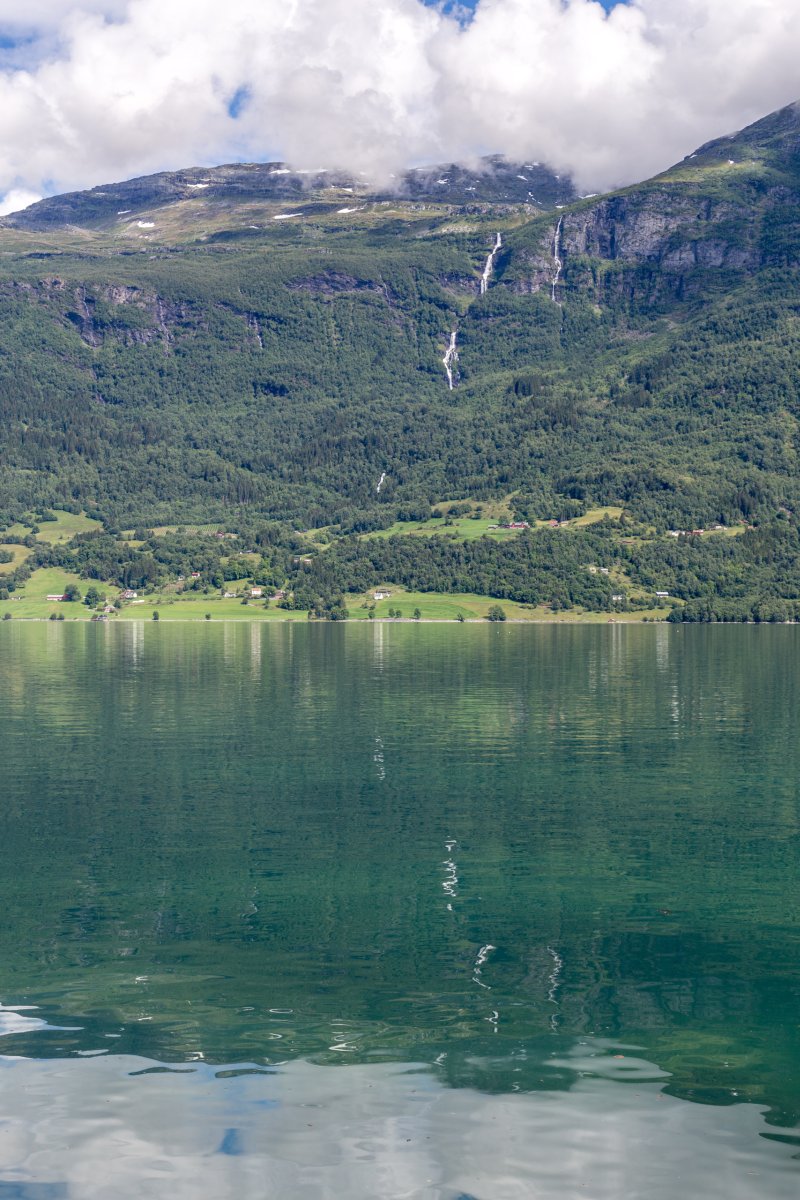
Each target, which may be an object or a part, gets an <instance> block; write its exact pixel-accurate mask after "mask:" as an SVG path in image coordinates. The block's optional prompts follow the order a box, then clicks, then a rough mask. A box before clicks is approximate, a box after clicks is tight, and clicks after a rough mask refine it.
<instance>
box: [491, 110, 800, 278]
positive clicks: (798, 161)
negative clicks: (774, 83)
mask: <svg viewBox="0 0 800 1200" xmlns="http://www.w3.org/2000/svg"><path fill="white" fill-rule="evenodd" d="M554 239H555V226H554V224H553V222H552V218H551V219H550V220H548V221H546V222H545V221H543V220H538V221H536V222H535V223H534V224H533V225H532V227H531V230H530V232H529V233H528V235H527V236H521V237H518V238H517V239H516V244H515V240H514V239H513V238H509V239H508V240H509V244H510V247H511V253H510V255H508V256H507V257H506V260H505V263H504V264H503V266H504V268H505V271H504V280H503V281H504V282H505V283H506V284H507V285H508V286H510V287H512V288H513V290H514V291H516V292H519V293H531V292H538V291H542V290H544V289H546V288H550V287H551V286H552V279H553V273H554V266H555V262H554V254H555V249H554ZM559 257H560V258H561V260H562V271H561V275H560V280H559V287H562V288H563V289H564V292H565V294H568V293H569V291H570V290H571V289H572V290H573V291H574V290H582V291H588V292H589V293H590V294H591V296H592V298H593V299H594V300H595V301H596V302H602V301H603V300H604V299H605V298H607V297H608V294H609V291H614V292H620V291H621V290H624V291H626V292H627V293H628V294H630V295H631V296H633V297H635V296H636V295H637V294H638V295H639V296H641V293H642V291H643V290H646V291H647V293H648V294H650V295H654V294H659V295H662V296H663V295H666V294H670V293H673V294H676V295H679V296H683V295H687V294H689V293H691V290H692V287H693V279H694V277H695V276H697V277H699V276H700V275H701V274H703V273H707V272H720V273H728V274H730V273H732V274H737V275H742V274H744V275H747V274H752V273H754V272H756V271H758V270H761V269H764V268H787V267H788V268H797V267H798V266H800V109H798V106H797V105H790V106H788V107H787V108H786V109H783V110H781V111H780V112H779V113H774V114H772V115H771V116H770V117H767V118H765V119H764V120H763V121H760V122H757V123H756V124H755V125H753V126H751V127H749V128H748V129H746V130H743V131H742V132H741V133H739V134H736V135H734V136H733V137H729V138H721V139H718V140H717V141H715V142H711V143H709V144H708V145H707V146H704V147H701V148H700V149H699V150H698V151H697V152H696V153H695V154H692V155H690V156H689V157H688V158H687V159H685V160H684V162H683V163H681V164H679V165H678V166H676V167H674V168H673V169H672V170H671V171H668V172H666V173H665V174H664V175H662V176H659V177H658V178H657V179H655V180H652V181H650V182H648V183H644V184H642V185H641V186H639V187H634V188H629V189H626V190H625V191H622V192H618V193H616V194H612V195H609V196H603V197H600V198H598V199H597V200H594V201H593V202H592V203H590V204H587V203H578V204H574V205H571V206H570V207H569V208H567V209H565V210H564V211H563V213H562V214H561V228H560V233H559ZM656 274H657V275H658V281H657V284H656V285H655V288H654V276H655V275H656Z"/></svg>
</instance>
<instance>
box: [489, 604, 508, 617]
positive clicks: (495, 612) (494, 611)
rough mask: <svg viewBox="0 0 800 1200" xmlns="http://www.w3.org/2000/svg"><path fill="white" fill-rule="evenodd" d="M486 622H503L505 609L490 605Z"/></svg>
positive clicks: (497, 605)
mask: <svg viewBox="0 0 800 1200" xmlns="http://www.w3.org/2000/svg"><path fill="white" fill-rule="evenodd" d="M486 619H487V621H505V619H506V613H505V609H504V608H503V607H502V605H500V604H492V605H490V606H489V611H488V613H487V614H486Z"/></svg>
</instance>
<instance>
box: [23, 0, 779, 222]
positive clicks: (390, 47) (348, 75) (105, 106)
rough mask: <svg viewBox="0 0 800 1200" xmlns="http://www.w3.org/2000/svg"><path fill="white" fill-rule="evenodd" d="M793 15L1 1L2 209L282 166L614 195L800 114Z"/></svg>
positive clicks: (233, 1)
mask: <svg viewBox="0 0 800 1200" xmlns="http://www.w3.org/2000/svg"><path fill="white" fill-rule="evenodd" d="M797 5H798V0H626V2H625V3H617V4H613V3H612V2H611V0H604V3H603V4H601V3H599V0H468V2H463V0H447V2H446V3H438V2H436V0H429V2H428V3H423V0H224V3H220V0H0V211H12V210H13V209H14V208H20V207H23V206H24V204H25V203H29V202H31V201H32V200H33V199H35V198H37V197H39V196H42V195H49V194H54V193H56V192H61V191H68V190H73V189H77V188H86V187H92V186H96V185H99V184H102V183H107V182H112V181H114V180H120V179H127V178H131V177H133V176H136V175H143V174H148V173H150V172H153V171H158V170H177V169H179V168H181V167H188V166H209V165H213V164H216V163H222V162H235V161H268V160H273V159H282V160H286V161H288V162H291V163H292V164H293V165H294V166H296V167H298V168H301V169H303V168H305V169H315V168H318V167H342V168H346V169H350V170H352V171H361V172H363V173H364V174H365V175H367V176H369V177H372V178H374V179H376V180H382V181H385V180H386V179H387V178H388V177H389V175H390V174H391V172H393V171H396V170H397V169H398V168H402V167H404V166H409V165H416V164H420V163H426V162H429V163H434V162H449V161H459V162H465V163H470V162H474V161H475V160H476V158H477V157H478V156H480V155H482V154H489V153H501V154H506V155H507V156H509V157H510V158H513V159H518V160H523V161H530V160H531V159H537V160H539V161H542V162H547V163H549V164H550V165H551V166H553V167H554V169H556V170H558V171H560V172H562V173H566V172H569V173H571V174H572V175H573V176H574V177H575V180H576V183H577V185H578V187H579V188H580V189H581V190H583V191H601V190H605V189H607V188H610V187H613V186H616V185H621V184H626V183H630V182H633V181H635V180H638V179H642V178H646V177H648V176H649V175H652V174H654V173H655V172H656V171H659V170H661V169H663V168H665V167H667V166H669V165H670V164H671V163H673V162H675V161H678V160H679V159H681V158H683V157H684V156H685V155H686V154H689V153H691V152H692V151H693V150H694V149H695V148H696V147H697V146H698V145H700V144H702V143H703V142H705V141H708V140H709V139H711V138H713V137H717V136H721V135H723V134H726V133H730V132H733V131H735V130H736V129H739V128H741V127H742V126H744V125H746V124H749V123H750V122H752V121H754V120H757V119H758V118H759V117H761V116H763V115H765V114H766V113H768V112H771V111H773V110H774V109H776V108H779V107H781V106H783V105H785V104H788V103H790V102H793V101H795V100H797V99H800V20H799V19H798V16H797ZM607 9H608V11H607Z"/></svg>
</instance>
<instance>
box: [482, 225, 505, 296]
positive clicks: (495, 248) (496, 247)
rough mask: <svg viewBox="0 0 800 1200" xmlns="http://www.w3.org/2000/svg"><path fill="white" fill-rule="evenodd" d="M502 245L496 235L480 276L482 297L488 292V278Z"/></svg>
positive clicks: (499, 237)
mask: <svg viewBox="0 0 800 1200" xmlns="http://www.w3.org/2000/svg"><path fill="white" fill-rule="evenodd" d="M502 245H503V239H502V237H501V236H500V234H499V233H498V234H497V237H496V239H495V243H494V246H493V247H492V251H491V253H490V255H489V257H488V258H487V260H486V266H485V267H484V268H483V274H482V275H481V295H482V296H485V295H486V293H487V292H488V290H489V278H490V276H491V274H492V271H493V270H494V260H495V258H496V257H497V254H498V251H499V250H500V249H501V248H502Z"/></svg>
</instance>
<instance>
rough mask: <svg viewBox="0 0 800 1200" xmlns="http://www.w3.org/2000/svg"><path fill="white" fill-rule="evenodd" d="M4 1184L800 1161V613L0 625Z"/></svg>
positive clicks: (94, 1191) (704, 1186) (581, 1191)
mask: <svg viewBox="0 0 800 1200" xmlns="http://www.w3.org/2000/svg"><path fill="white" fill-rule="evenodd" d="M0 677H1V678H2V688H1V689H0V748H1V749H2V801H1V802H0V838H1V839H2V843H1V844H2V850H3V871H2V876H0V1001H2V1004H3V1007H2V1008H0V1050H1V1051H2V1057H1V1058H0V1068H2V1069H0V1198H5V1197H6V1196H7V1197H9V1200H10V1198H11V1197H12V1196H13V1197H22V1198H24V1200H40V1198H47V1200H52V1198H55V1197H70V1198H73V1197H80V1198H81V1200H82V1198H83V1197H95V1196H97V1197H104V1196H108V1195H112V1194H113V1195H114V1196H116V1197H124V1198H127V1197H134V1196H140V1195H147V1196H148V1197H159V1198H160V1197H162V1196H163V1197H167V1196H169V1197H174V1196H187V1197H189V1196H192V1197H194V1196H199V1195H202V1196H204V1197H228V1196H231V1197H233V1196H236V1197H245V1198H250V1197H253V1198H255V1197H258V1198H262V1197H273V1196H274V1197H287V1196H288V1197H293V1196H303V1197H312V1198H313V1197H323V1196H331V1197H333V1196H345V1195H346V1196H348V1197H349V1198H352V1200H361V1198H364V1200H366V1198H367V1197H371V1198H372V1197H401V1196H403V1197H406V1196H414V1197H426V1198H428V1197H430V1198H431V1200H434V1198H436V1200H455V1198H456V1197H465V1196H466V1197H475V1198H476V1200H507V1198H508V1200H517V1198H520V1200H521V1198H522V1197H531V1196H535V1197H537V1198H545V1200H550V1198H551V1197H552V1198H555V1197H558V1198H559V1200H561V1198H564V1197H578V1196H587V1197H592V1198H593V1200H612V1198H614V1200H619V1198H621V1197H625V1198H626V1200H629V1198H633V1197H647V1198H648V1200H667V1198H671V1197H674V1196H675V1195H677V1194H679V1192H681V1191H682V1192H683V1193H685V1194H687V1195H703V1196H704V1197H717V1196H719V1197H723V1196H725V1197H734V1198H736V1200H738V1198H740V1197H741V1198H742V1200H744V1198H745V1197H748V1198H749V1197H752V1196H759V1197H767V1198H770V1200H772V1198H780V1200H783V1197H787V1198H788V1197H789V1196H794V1195H796V1193H797V1189H798V1186H799V1185H800V1129H799V1128H798V1125H799V1123H800V962H799V961H798V945H799V944H800V937H799V932H800V871H799V870H798V868H799V867H800V804H799V797H798V765H799V764H798V758H800V751H798V679H800V636H798V631H797V630H796V629H795V628H792V627H783V626H780V627H754V628H742V627H687V628H677V629H673V628H669V627H667V626H649V627H648V626H628V627H623V626H619V625H610V626H584V627H565V626H562V627H555V626H540V627H520V626H507V627H499V626H498V627H493V626H488V625H487V626H480V627H479V626H436V625H409V624H405V625H386V624H383V623H377V624H375V625H367V624H359V625H357V626H356V625H350V626H338V627H337V626H317V625H313V626H308V627H306V626H297V625H290V624H286V625H278V624H275V625H251V626H248V625H242V624H228V625H222V624H215V623H210V624H205V623H203V624H199V625H183V626H180V625H164V624H162V625H154V624H149V625H145V624H138V623H125V624H119V625H117V626H113V625H112V626H101V625H85V624H81V625H77V624H76V625H70V624H69V623H64V624H50V623H48V624H46V625H42V624H35V623H23V622H7V623H5V624H4V625H3V626H2V627H0Z"/></svg>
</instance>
